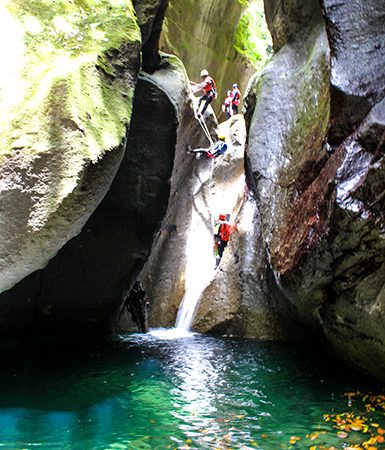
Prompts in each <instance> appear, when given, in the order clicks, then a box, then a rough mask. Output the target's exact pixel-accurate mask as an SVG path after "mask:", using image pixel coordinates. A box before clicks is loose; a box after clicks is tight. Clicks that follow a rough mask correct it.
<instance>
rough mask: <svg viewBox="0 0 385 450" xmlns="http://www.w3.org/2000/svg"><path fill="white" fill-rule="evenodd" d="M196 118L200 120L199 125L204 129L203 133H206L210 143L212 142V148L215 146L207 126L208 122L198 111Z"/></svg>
mask: <svg viewBox="0 0 385 450" xmlns="http://www.w3.org/2000/svg"><path fill="white" fill-rule="evenodd" d="M195 118H196V119H197V120H198V122H199V125H200V126H201V127H202V130H203V132H204V133H205V135H206V137H207V139H208V141H209V142H210V147H212V146H213V145H214V142H213V140H212V138H211V135H210V132H209V129H208V127H207V125H206V122H205V120H204V118H203V116H199V113H198V111H195Z"/></svg>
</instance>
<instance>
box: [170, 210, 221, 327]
mask: <svg viewBox="0 0 385 450" xmlns="http://www.w3.org/2000/svg"><path fill="white" fill-rule="evenodd" d="M203 221H204V219H202V216H201V215H200V214H198V213H197V212H196V210H195V209H194V210H193V213H192V217H191V225H190V229H189V233H188V241H187V248H186V255H187V261H186V270H185V294H184V297H183V299H182V302H181V304H180V307H179V311H178V316H177V319H176V323H175V328H176V329H177V330H179V331H185V332H186V331H189V329H190V328H191V325H192V321H193V319H194V313H195V310H196V307H197V305H198V302H199V298H200V296H201V295H202V292H203V291H204V289H205V288H206V287H207V286H208V284H209V283H210V281H211V280H212V279H213V277H214V266H215V258H214V253H213V244H214V242H213V234H212V233H213V232H212V230H211V227H208V226H207V223H203Z"/></svg>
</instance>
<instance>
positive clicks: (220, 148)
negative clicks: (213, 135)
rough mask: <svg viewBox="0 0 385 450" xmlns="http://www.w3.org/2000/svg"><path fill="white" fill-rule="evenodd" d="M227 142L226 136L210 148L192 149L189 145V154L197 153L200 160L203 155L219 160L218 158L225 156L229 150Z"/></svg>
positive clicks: (220, 137)
mask: <svg viewBox="0 0 385 450" xmlns="http://www.w3.org/2000/svg"><path fill="white" fill-rule="evenodd" d="M225 140H226V138H225V136H218V141H217V142H216V143H215V144H213V145H212V146H211V147H208V148H195V149H192V148H191V147H190V146H189V145H188V146H187V153H195V154H196V155H197V157H198V158H200V156H201V155H206V156H207V157H208V158H218V156H221V155H223V154H224V153H225V152H226V150H227V144H226V142H225Z"/></svg>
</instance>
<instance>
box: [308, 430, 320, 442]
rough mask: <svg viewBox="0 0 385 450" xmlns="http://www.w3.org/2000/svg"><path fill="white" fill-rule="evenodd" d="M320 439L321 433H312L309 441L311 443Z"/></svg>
mask: <svg viewBox="0 0 385 450" xmlns="http://www.w3.org/2000/svg"><path fill="white" fill-rule="evenodd" d="M318 437H319V433H318V432H315V433H310V435H309V439H310V440H311V441H314V440H315V439H317V438H318Z"/></svg>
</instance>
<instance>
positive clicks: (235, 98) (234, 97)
mask: <svg viewBox="0 0 385 450" xmlns="http://www.w3.org/2000/svg"><path fill="white" fill-rule="evenodd" d="M240 103H241V91H240V90H239V88H238V85H237V83H234V84H233V89H232V91H231V109H232V115H234V114H238V106H239V105H240Z"/></svg>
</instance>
